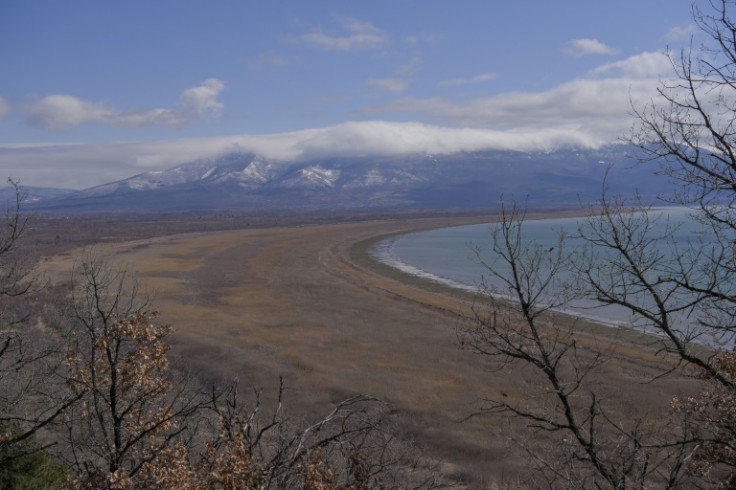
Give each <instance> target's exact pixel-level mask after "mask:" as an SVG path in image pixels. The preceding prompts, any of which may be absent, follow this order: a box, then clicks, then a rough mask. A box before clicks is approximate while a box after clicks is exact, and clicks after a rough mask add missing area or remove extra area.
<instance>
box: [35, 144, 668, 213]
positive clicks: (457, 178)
mask: <svg viewBox="0 0 736 490" xmlns="http://www.w3.org/2000/svg"><path fill="white" fill-rule="evenodd" d="M634 152H635V149H634V148H633V147H629V146H627V145H608V146H605V147H601V148H599V149H597V150H589V149H576V148H568V149H562V150H556V151H548V152H543V151H539V152H517V151H507V150H484V151H475V152H462V153H456V154H452V155H431V154H424V153H422V154H409V155H401V156H360V157H346V158H341V157H332V158H329V157H328V158H316V159H310V160H306V161H300V162H288V161H280V160H274V159H268V158H264V157H261V156H258V155H255V154H253V153H231V154H227V155H223V156H221V157H219V158H216V159H207V160H197V161H192V162H189V163H185V164H182V165H178V166H175V167H172V168H170V169H167V170H157V171H151V172H144V173H141V174H138V175H134V176H132V177H130V178H127V179H123V180H119V181H115V182H110V183H106V184H102V185H99V186H95V187H92V188H89V189H84V190H81V191H76V192H72V193H69V194H65V195H61V196H54V197H51V198H49V199H41V200H39V201H36V202H34V203H33V207H34V208H35V209H38V210H46V211H62V210H65V211H75V210H76V211H92V210H95V211H113V210H117V211H202V210H205V211H217V210H233V211H244V210H250V211H269V210H270V211H298V210H304V211H314V210H331V209H334V210H341V211H346V210H369V209H389V208H396V209H440V208H463V209H480V208H492V207H495V205H496V204H497V203H498V200H499V198H500V197H501V196H502V195H503V196H506V197H513V198H516V199H520V200H525V201H526V202H527V203H528V205H532V206H539V205H546V206H575V205H579V203H580V202H581V201H583V202H587V201H591V200H594V199H596V198H597V197H600V193H601V190H602V185H603V181H604V179H605V181H606V185H607V187H608V188H609V192H611V193H614V194H618V193H621V194H631V193H633V192H634V191H636V190H637V189H638V190H639V191H640V192H641V193H642V196H643V197H644V198H654V197H655V196H656V195H657V194H660V193H662V192H665V191H666V190H667V186H665V185H664V183H665V182H663V180H662V179H661V177H656V176H655V172H654V169H653V168H652V166H651V165H636V158H635V153H634Z"/></svg>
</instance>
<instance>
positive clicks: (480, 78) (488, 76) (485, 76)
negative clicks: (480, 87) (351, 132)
mask: <svg viewBox="0 0 736 490" xmlns="http://www.w3.org/2000/svg"><path fill="white" fill-rule="evenodd" d="M497 78H498V74H497V73H481V74H480V75H476V76H474V77H471V78H453V79H451V80H445V81H443V82H440V83H439V85H440V87H454V86H458V85H470V84H474V83H482V82H490V81H491V80H495V79H497Z"/></svg>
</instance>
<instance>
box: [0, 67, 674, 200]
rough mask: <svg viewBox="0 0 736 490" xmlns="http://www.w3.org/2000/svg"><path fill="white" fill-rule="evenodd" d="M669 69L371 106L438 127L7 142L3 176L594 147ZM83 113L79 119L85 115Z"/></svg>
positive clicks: (105, 177) (646, 99)
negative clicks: (251, 159) (248, 157)
mask: <svg viewBox="0 0 736 490" xmlns="http://www.w3.org/2000/svg"><path fill="white" fill-rule="evenodd" d="M670 74H671V66H670V64H669V61H668V59H667V57H666V55H665V54H663V53H641V54H638V55H636V56H632V57H629V58H626V59H622V60H619V61H616V62H613V63H608V64H604V65H601V66H599V67H598V68H596V69H594V70H592V71H591V72H590V73H588V74H587V75H586V76H584V77H581V78H579V79H575V80H571V81H569V82H567V83H563V84H561V85H559V86H556V87H553V88H551V89H549V90H545V91H539V92H520V91H519V92H510V93H504V94H499V95H496V96H491V97H481V98H476V99H473V100H466V101H463V102H455V101H452V100H449V99H446V98H428V99H416V98H403V99H400V100H397V101H394V102H392V103H391V104H388V105H384V106H381V107H373V108H368V109H366V110H365V111H364V114H372V115H373V116H372V117H379V118H380V117H381V116H377V115H380V114H386V113H401V114H402V117H403V116H406V117H407V118H411V119H418V118H420V119H422V120H425V121H434V122H435V124H433V125H430V124H427V123H396V122H386V121H380V120H379V121H365V122H347V123H343V124H338V125H335V126H330V127H326V128H317V129H309V130H302V131H295V132H289V133H279V134H270V135H239V136H229V137H219V138H200V139H187V140H169V141H155V142H145V143H143V142H141V143H120V144H90V145H65V146H61V145H51V146H50V145H45V146H44V145H26V146H23V147H20V146H17V145H16V146H11V145H0V175H2V174H3V172H4V174H5V175H7V176H12V177H15V178H20V179H21V180H22V181H23V182H24V183H25V184H26V185H49V186H67V187H72V188H81V187H89V186H92V185H97V184H102V183H105V182H109V181H112V180H116V179H120V178H125V177H129V176H132V175H134V174H136V173H140V172H143V171H147V170H157V169H163V168H168V167H171V166H174V165H177V164H180V163H183V162H188V161H192V160H196V159H200V158H212V157H216V156H218V155H221V154H225V153H230V152H252V153H255V154H259V155H262V156H264V157H268V158H273V159H277V160H286V161H294V160H300V159H306V158H312V157H326V156H355V155H365V154H382V155H394V154H405V153H417V152H423V153H436V154H443V153H444V154H450V153H454V152H458V151H474V150H482V149H505V150H525V151H532V150H551V149H555V148H558V147H561V146H572V145H575V146H585V147H596V146H599V145H601V144H604V143H610V142H615V141H617V140H618V138H620V137H621V136H622V135H623V134H626V132H627V131H628V130H629V129H630V128H631V125H632V123H633V119H632V116H631V114H630V112H631V103H632V102H633V103H634V104H635V105H637V106H641V105H644V104H648V103H650V101H651V99H652V97H655V98H656V89H657V87H659V85H660V83H661V80H662V79H664V78H666V77H667V76H669V75H670ZM203 87H204V88H201V87H200V88H201V90H193V91H191V92H190V91H187V92H185V94H182V99H181V101H180V103H179V106H181V107H185V108H189V110H191V111H192V112H196V113H199V112H206V111H208V110H217V108H218V103H217V101H216V98H215V96H216V93H218V91H219V90H221V88H222V87H221V85H218V84H217V83H213V84H209V85H207V84H205V85H203ZM72 99H73V98H72ZM66 103H67V104H68V105H69V108H67V110H66V111H65V112H64V117H65V118H72V116H75V114H78V113H81V114H82V116H85V115H86V114H98V116H96V117H98V118H104V117H106V116H104V114H106V113H107V112H108V111H109V109H108V108H105V107H103V106H100V105H96V104H90V103H87V102H85V101H79V100H76V99H74V100H71V101H69V100H67V101H66ZM60 105H63V104H60ZM100 113H102V114H103V116H100V115H99V114H100ZM75 117H76V119H73V121H79V120H80V118H81V119H84V117H81V116H79V115H76V116H75ZM85 117H87V116H85ZM64 121H65V119H63V118H62V123H64ZM64 124H70V123H68V122H66V123H64ZM77 124H78V122H77Z"/></svg>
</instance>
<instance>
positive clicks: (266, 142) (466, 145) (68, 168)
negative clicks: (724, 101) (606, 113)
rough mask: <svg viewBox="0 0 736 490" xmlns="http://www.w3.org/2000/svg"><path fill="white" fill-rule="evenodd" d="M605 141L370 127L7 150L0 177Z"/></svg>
mask: <svg viewBox="0 0 736 490" xmlns="http://www.w3.org/2000/svg"><path fill="white" fill-rule="evenodd" d="M603 143H605V141H604V140H602V139H600V138H596V137H594V136H591V135H589V134H587V133H586V132H584V131H581V130H579V129H578V128H571V127H566V128H563V127H560V128H546V129H538V128H537V129H518V130H510V131H497V130H489V129H473V128H447V127H440V126H432V125H427V124H421V123H394V122H385V121H367V122H348V123H343V124H339V125H336V126H331V127H326V128H318V129H308V130H302V131H294V132H289V133H279V134H270V135H240V136H227V137H218V138H198V139H186V140H168V141H154V142H139V143H108V144H66V145H56V144H37V145H34V144H28V145H0V174H1V175H7V176H10V177H13V178H15V179H20V180H21V182H22V183H23V184H25V185H29V186H35V185H39V186H49V187H67V188H76V189H80V188H86V187H91V186H94V185H99V184H103V183H107V182H111V181H114V180H119V179H123V178H127V177H130V176H132V175H135V174H137V173H140V172H145V171H149V170H158V169H165V168H169V167H172V166H175V165H178V164H181V163H184V162H190V161H194V160H197V159H203V158H215V157H217V156H219V155H223V154H227V153H232V152H252V153H255V154H258V155H261V156H264V157H266V158H273V159H276V160H283V161H297V160H303V159H308V158H320V157H326V156H331V157H334V156H346V157H347V156H360V155H368V154H369V155H398V154H411V153H432V154H452V153H456V152H460V151H476V150H483V149H504V150H525V151H527V150H528V151H531V150H551V149H554V148H558V147H561V146H570V145H575V146H584V147H596V146H598V145H600V144H603Z"/></svg>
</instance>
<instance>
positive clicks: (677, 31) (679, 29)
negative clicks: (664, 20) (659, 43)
mask: <svg viewBox="0 0 736 490" xmlns="http://www.w3.org/2000/svg"><path fill="white" fill-rule="evenodd" d="M697 32H698V26H696V25H695V24H687V25H684V26H675V27H671V28H670V29H669V30H668V31H667V32H666V33H665V35H664V40H665V41H688V40H689V39H690V38H691V37H692V36H694V35H695V34H696V33H697Z"/></svg>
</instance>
